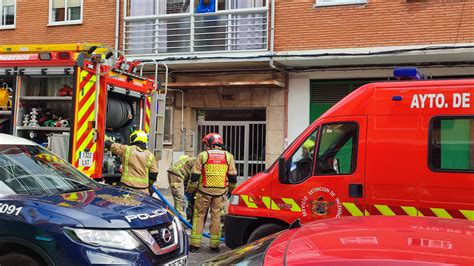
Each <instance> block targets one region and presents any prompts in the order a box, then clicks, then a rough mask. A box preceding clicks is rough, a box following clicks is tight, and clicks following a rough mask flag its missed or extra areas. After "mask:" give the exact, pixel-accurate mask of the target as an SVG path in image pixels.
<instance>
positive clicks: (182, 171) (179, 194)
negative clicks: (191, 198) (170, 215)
mask: <svg viewBox="0 0 474 266" xmlns="http://www.w3.org/2000/svg"><path fill="white" fill-rule="evenodd" d="M195 162H196V157H189V156H188V155H182V156H181V157H179V159H178V161H177V162H176V163H175V164H173V165H172V166H171V167H170V169H168V181H169V182H170V189H171V195H173V200H174V208H175V209H176V211H177V212H178V213H179V214H180V215H181V216H183V217H185V216H186V213H185V211H184V210H185V206H186V199H185V196H184V191H185V187H186V185H187V184H188V182H189V178H190V176H191V170H192V169H193V166H194V163H195Z"/></svg>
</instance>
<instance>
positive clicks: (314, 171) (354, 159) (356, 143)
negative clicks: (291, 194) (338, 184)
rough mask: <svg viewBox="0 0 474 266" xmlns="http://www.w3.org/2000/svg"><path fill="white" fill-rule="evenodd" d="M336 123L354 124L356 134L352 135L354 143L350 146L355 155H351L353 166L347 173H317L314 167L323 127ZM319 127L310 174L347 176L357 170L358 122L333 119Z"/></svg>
mask: <svg viewBox="0 0 474 266" xmlns="http://www.w3.org/2000/svg"><path fill="white" fill-rule="evenodd" d="M338 124H355V125H356V134H355V136H354V138H355V143H354V144H353V147H352V154H355V155H354V156H352V161H351V164H352V163H354V168H353V169H351V172H350V173H347V174H338V173H334V174H330V173H321V174H319V173H316V167H318V165H317V161H318V157H319V148H320V147H321V140H322V139H323V127H324V126H328V125H338ZM319 127H320V128H321V130H320V132H319V137H318V144H317V145H316V147H315V148H317V150H315V156H314V161H313V173H312V175H311V176H347V175H353V174H354V173H355V172H356V171H357V159H358V151H359V131H360V125H359V123H357V121H337V122H336V121H334V122H329V123H325V124H322V125H320V126H319Z"/></svg>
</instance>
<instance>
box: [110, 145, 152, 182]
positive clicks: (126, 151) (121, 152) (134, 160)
mask: <svg viewBox="0 0 474 266" xmlns="http://www.w3.org/2000/svg"><path fill="white" fill-rule="evenodd" d="M110 150H111V151H112V153H114V154H116V155H118V156H120V159H121V160H122V167H123V169H122V178H121V179H120V182H121V183H123V184H125V185H126V186H129V187H133V188H148V185H149V174H150V173H158V165H157V162H156V159H155V156H154V155H153V154H152V153H151V152H150V151H148V150H144V149H141V148H140V147H138V146H135V145H131V146H128V145H122V144H119V143H113V144H112V145H111V146H110Z"/></svg>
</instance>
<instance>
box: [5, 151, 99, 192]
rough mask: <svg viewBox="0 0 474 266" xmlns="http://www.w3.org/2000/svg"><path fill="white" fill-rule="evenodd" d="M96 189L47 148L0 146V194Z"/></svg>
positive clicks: (86, 178)
mask: <svg viewBox="0 0 474 266" xmlns="http://www.w3.org/2000/svg"><path fill="white" fill-rule="evenodd" d="M93 188H97V185H96V183H95V182H94V181H92V180H91V179H90V178H88V177H87V176H85V175H83V174H82V173H81V172H79V171H78V170H77V169H75V168H74V167H72V166H71V165H70V164H68V163H66V162H65V161H64V160H63V159H61V158H59V157H58V156H56V155H54V154H52V153H50V152H48V151H47V150H46V149H44V148H42V147H39V146H32V145H0V195H11V194H29V195H44V194H59V193H66V192H74V191H80V190H87V189H93Z"/></svg>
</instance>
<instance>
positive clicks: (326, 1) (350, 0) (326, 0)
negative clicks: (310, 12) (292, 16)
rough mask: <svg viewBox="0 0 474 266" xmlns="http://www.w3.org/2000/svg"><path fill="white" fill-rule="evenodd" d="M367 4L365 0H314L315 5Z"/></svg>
mask: <svg viewBox="0 0 474 266" xmlns="http://www.w3.org/2000/svg"><path fill="white" fill-rule="evenodd" d="M354 4H367V0H316V4H315V6H337V5H354Z"/></svg>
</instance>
